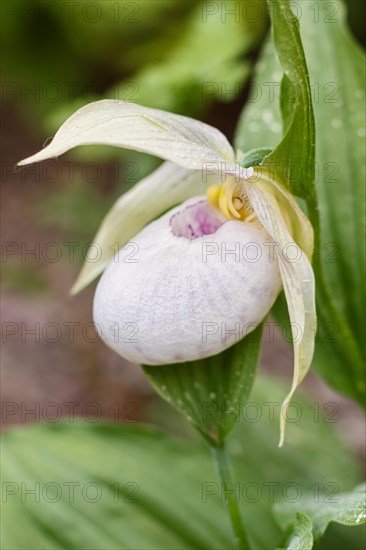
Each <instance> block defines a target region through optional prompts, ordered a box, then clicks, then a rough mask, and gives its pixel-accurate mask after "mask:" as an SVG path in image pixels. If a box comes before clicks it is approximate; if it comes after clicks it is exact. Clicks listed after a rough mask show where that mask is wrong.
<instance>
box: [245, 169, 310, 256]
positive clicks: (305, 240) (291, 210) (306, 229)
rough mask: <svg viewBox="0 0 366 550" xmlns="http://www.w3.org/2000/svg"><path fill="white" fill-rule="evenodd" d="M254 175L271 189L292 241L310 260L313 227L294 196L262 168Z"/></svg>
mask: <svg viewBox="0 0 366 550" xmlns="http://www.w3.org/2000/svg"><path fill="white" fill-rule="evenodd" d="M254 175H255V176H256V177H258V176H259V177H260V180H261V182H267V183H268V185H270V186H271V187H272V189H273V193H274V196H275V197H276V199H277V200H278V201H279V203H280V204H281V206H282V208H283V211H284V212H286V213H287V215H288V217H289V220H290V222H291V226H292V230H293V233H292V234H293V238H294V240H295V241H296V243H297V244H298V245H299V247H300V248H301V250H303V251H304V252H305V254H306V255H307V257H308V258H309V260H311V258H312V256H313V253H314V231H313V226H312V225H311V223H310V221H309V220H308V218H307V217H306V216H305V214H304V212H303V211H302V210H301V208H300V207H299V205H298V204H297V202H296V199H295V198H294V196H293V195H292V194H291V193H290V192H289V191H288V190H287V189H286V188H285V187H284V186H283V185H281V184H280V183H278V182H277V181H275V180H274V179H273V178H271V177H270V175H269V174H268V173H266V171H265V170H264V168H263V169H262V167H259V169H257V170H256V169H255V170H254Z"/></svg>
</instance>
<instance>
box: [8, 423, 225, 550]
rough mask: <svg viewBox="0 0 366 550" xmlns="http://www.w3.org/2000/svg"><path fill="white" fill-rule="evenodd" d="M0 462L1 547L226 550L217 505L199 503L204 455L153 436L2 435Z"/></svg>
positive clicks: (63, 430)
mask: <svg viewBox="0 0 366 550" xmlns="http://www.w3.org/2000/svg"><path fill="white" fill-rule="evenodd" d="M2 456H3V459H4V460H3V473H2V482H3V485H2V487H3V501H4V499H5V496H4V495H6V502H4V504H3V508H4V510H3V517H2V527H3V528H2V547H3V548H11V549H12V550H15V549H16V550H17V549H24V550H29V549H37V550H40V549H45V550H49V549H50V548H52V549H78V548H83V549H88V550H89V549H100V548H108V549H116V550H117V549H121V548H130V549H136V548H144V549H149V548H155V549H156V548H159V549H160V548H161V549H169V550H170V549H173V548H175V549H182V548H199V549H203V548H205V549H207V550H209V549H210V548H215V547H216V546H217V545H219V546H220V547H221V548H232V544H231V533H230V526H229V524H228V522H227V521H226V518H225V513H224V510H223V509H222V506H223V505H222V503H221V502H220V500H219V498H218V497H216V498H213V499H212V498H211V499H210V501H209V502H203V501H202V496H201V491H202V487H201V479H202V478H203V477H204V475H206V476H209V477H210V478H211V479H215V472H214V469H213V466H212V465H211V463H210V459H209V456H207V457H206V454H205V453H202V451H200V450H197V449H195V448H194V447H193V446H192V445H190V444H187V443H185V444H183V443H182V442H179V441H175V440H171V439H169V438H168V437H166V436H165V435H164V434H163V433H161V432H160V431H158V430H153V429H147V428H143V427H139V428H135V427H124V426H120V425H112V424H100V425H91V424H89V425H88V424H87V423H83V422H76V423H75V424H74V425H73V424H68V423H67V422H64V423H60V424H58V425H38V426H34V427H32V428H28V429H27V428H26V429H22V430H14V431H12V432H10V433H7V434H6V435H5V436H4V438H3V451H2ZM167 463H168V464H169V467H168V468H167V467H166V466H167ZM196 472H199V473H198V474H197V473H196ZM21 484H23V485H21ZM27 490H29V493H28V494H27V493H26V491H27ZM32 490H33V491H35V493H33V494H32V493H31V491H32ZM37 491H38V493H37ZM12 492H15V494H11V493H12ZM37 495H39V497H38V496H37ZM212 517H216V518H220V521H218V522H215V525H213V522H212ZM221 517H222V519H221ZM20 526H21V528H20Z"/></svg>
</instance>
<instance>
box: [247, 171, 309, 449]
mask: <svg viewBox="0 0 366 550" xmlns="http://www.w3.org/2000/svg"><path fill="white" fill-rule="evenodd" d="M244 188H245V191H246V193H247V196H248V198H249V201H250V203H251V205H252V207H253V209H254V211H255V213H256V215H257V217H258V219H259V221H260V222H261V224H262V225H263V227H264V228H265V229H266V231H267V232H268V234H269V235H270V237H271V238H272V240H273V241H274V243H276V248H277V258H278V262H279V268H280V273H281V278H282V284H283V287H284V291H285V296H286V300H287V306H288V310H289V316H290V321H291V328H292V335H293V341H294V342H293V347H294V375H293V383H292V387H291V390H290V392H289V394H288V395H287V397H286V399H285V401H284V403H283V404H282V409H281V438H280V446H282V444H283V441H284V434H285V417H286V411H287V407H288V405H289V403H290V400H291V398H292V396H293V394H294V391H295V389H296V388H297V386H298V385H299V384H300V382H301V381H302V380H303V378H304V376H305V375H306V373H307V372H308V370H309V368H310V364H311V361H312V357H313V353H314V339H315V331H316V313H315V281H314V274H313V270H312V267H311V264H310V262H309V260H308V258H307V256H306V254H305V253H304V252H303V251H302V250H301V249H300V248H299V246H297V244H296V243H295V242H294V240H293V238H292V237H291V235H290V233H289V231H288V229H287V226H286V223H285V221H284V219H283V217H282V214H281V210H280V208H279V206H278V203H277V201H276V199H275V198H274V196H273V194H272V193H271V191H269V190H268V187H267V185H266V184H265V185H261V184H260V183H259V184H258V183H257V184H254V183H248V182H246V183H244Z"/></svg>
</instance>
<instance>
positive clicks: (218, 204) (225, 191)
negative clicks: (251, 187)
mask: <svg viewBox="0 0 366 550" xmlns="http://www.w3.org/2000/svg"><path fill="white" fill-rule="evenodd" d="M206 195H207V200H208V202H209V203H210V205H211V206H212V207H213V208H216V209H217V210H220V211H221V212H222V213H223V214H224V216H225V217H226V218H227V219H229V220H241V221H243V220H246V221H249V220H248V218H249V216H250V215H251V214H252V213H253V211H252V209H251V208H250V207H249V205H248V204H246V201H244V200H243V199H242V198H241V197H240V196H239V188H238V184H237V182H235V181H229V182H225V183H224V184H222V185H215V184H214V185H210V187H209V188H208V189H207V192H206Z"/></svg>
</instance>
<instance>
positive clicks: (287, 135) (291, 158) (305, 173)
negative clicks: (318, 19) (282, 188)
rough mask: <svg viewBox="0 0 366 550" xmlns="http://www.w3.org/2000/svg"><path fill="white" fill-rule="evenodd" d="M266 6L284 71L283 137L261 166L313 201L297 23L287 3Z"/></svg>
mask: <svg viewBox="0 0 366 550" xmlns="http://www.w3.org/2000/svg"><path fill="white" fill-rule="evenodd" d="M268 6H269V9H270V14H271V21H272V33H273V42H274V45H275V48H276V52H277V55H278V58H279V60H280V63H281V65H282V68H283V71H284V76H283V78H282V81H281V96H280V104H281V112H282V121H283V134H284V135H283V138H282V141H281V142H280V143H279V144H278V145H277V147H276V148H275V150H274V151H273V152H272V153H271V154H269V156H268V157H267V158H266V160H265V161H264V164H268V165H269V166H270V167H271V169H272V170H273V172H274V174H277V177H279V178H280V180H281V181H282V182H283V183H284V184H285V185H287V186H288V187H289V189H290V190H291V192H292V193H293V194H294V195H298V196H300V197H303V198H313V197H314V175H315V125H314V114H313V107H312V100H311V91H310V81H309V74H308V69H307V66H306V60H305V54H304V50H303V46H302V43H301V37H300V31H299V22H298V20H297V18H296V17H295V15H294V14H293V13H292V11H291V4H290V3H289V2H288V0H276V2H271V1H270V0H268ZM262 145H265V143H263V144H262ZM313 200H314V199H313Z"/></svg>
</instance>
